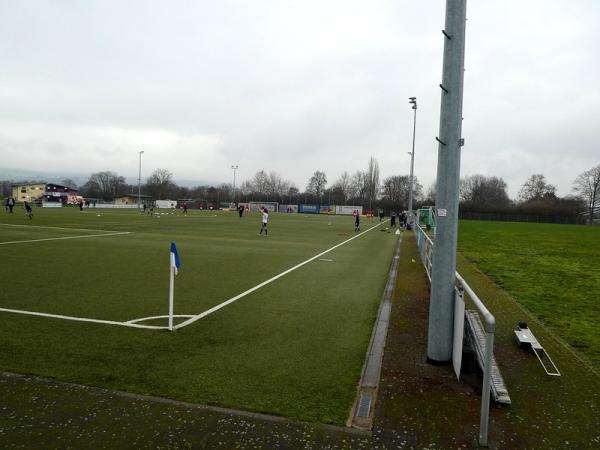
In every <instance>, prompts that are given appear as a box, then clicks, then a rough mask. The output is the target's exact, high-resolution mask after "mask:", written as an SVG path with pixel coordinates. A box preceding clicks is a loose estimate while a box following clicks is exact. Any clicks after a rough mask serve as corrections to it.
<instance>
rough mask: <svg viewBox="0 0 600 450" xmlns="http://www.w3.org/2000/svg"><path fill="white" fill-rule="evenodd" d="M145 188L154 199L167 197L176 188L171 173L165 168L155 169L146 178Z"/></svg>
mask: <svg viewBox="0 0 600 450" xmlns="http://www.w3.org/2000/svg"><path fill="white" fill-rule="evenodd" d="M145 189H146V191H147V193H148V194H149V195H151V196H152V197H153V198H155V199H168V198H169V197H170V196H172V195H173V194H174V193H175V191H176V190H177V186H176V185H175V183H174V182H173V174H172V173H171V172H169V171H168V170H167V169H156V170H155V171H154V172H152V175H150V176H149V177H148V178H147V179H146V185H145Z"/></svg>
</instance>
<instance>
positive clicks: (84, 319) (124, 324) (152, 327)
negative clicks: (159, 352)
mask: <svg viewBox="0 0 600 450" xmlns="http://www.w3.org/2000/svg"><path fill="white" fill-rule="evenodd" d="M0 311H4V312H10V313H15V314H25V315H28V316H39V317H51V318H53V319H63V320H74V321H77V322H92V323H103V324H107V325H120V326H122V327H131V328H146V329H149V330H166V329H167V328H168V327H167V326H164V327H160V326H155V325H138V324H136V323H130V322H117V321H114V320H102V319H88V318H87V317H74V316H62V315H60V314H48V313H41V312H35V311H24V310H21V309H9V308H0ZM188 317H189V316H188Z"/></svg>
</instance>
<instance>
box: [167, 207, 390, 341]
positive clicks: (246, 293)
mask: <svg viewBox="0 0 600 450" xmlns="http://www.w3.org/2000/svg"><path fill="white" fill-rule="evenodd" d="M388 220H389V219H388ZM385 222H387V220H385V221H383V222H380V223H378V224H377V225H374V226H372V227H371V228H369V229H368V230H365V231H363V232H362V233H359V234H357V235H356V236H353V237H351V238H350V239H346V240H345V241H343V242H340V243H339V244H337V245H334V246H333V247H331V248H330V249H327V250H325V251H324V252H321V253H319V254H318V255H315V256H313V257H312V258H309V259H307V260H306V261H303V262H301V263H300V264H296V265H295V266H294V267H291V268H289V269H287V270H285V271H283V272H281V273H280V274H279V275H275V276H274V277H272V278H269V279H268V280H266V281H263V282H262V283H260V284H257V285H256V286H254V287H253V288H250V289H248V290H247V291H244V292H242V293H241V294H238V295H236V296H235V297H232V298H230V299H229V300H226V301H224V302H223V303H220V304H218V305H217V306H213V307H212V308H210V309H207V310H206V311H204V312H202V313H200V314H198V315H196V316H193V317H192V318H190V319H188V320H186V321H184V322H181V323H180V324H179V325H176V326H174V327H173V330H178V329H179V328H183V327H186V326H188V325H190V324H192V323H194V322H196V321H197V320H200V319H202V318H203V317H206V316H208V315H210V314H212V313H214V312H216V311H218V310H219V309H221V308H224V307H225V306H227V305H230V304H231V303H233V302H236V301H238V300H239V299H241V298H243V297H245V296H246V295H248V294H251V293H252V292H254V291H256V290H258V289H260V288H262V287H264V286H266V285H267V284H270V283H272V282H273V281H275V280H278V279H279V278H281V277H283V276H285V275H287V274H288V273H290V272H293V271H294V270H296V269H299V268H300V267H302V266H304V265H306V264H308V263H309V262H311V261H314V260H315V259H318V258H320V257H321V256H323V255H325V254H327V253H329V252H331V251H333V250H335V249H336V248H338V247H341V246H342V245H344V244H347V243H348V242H350V241H353V240H354V239H356V238H357V237H359V236H362V235H363V234H365V233H368V232H369V231H371V230H373V229H374V228H377V227H379V226H380V225H381V224H382V223H385Z"/></svg>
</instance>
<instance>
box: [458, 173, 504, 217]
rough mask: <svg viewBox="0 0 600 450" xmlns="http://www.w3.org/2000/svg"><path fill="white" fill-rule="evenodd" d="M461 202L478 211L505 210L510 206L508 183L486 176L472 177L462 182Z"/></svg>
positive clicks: (463, 179)
mask: <svg viewBox="0 0 600 450" xmlns="http://www.w3.org/2000/svg"><path fill="white" fill-rule="evenodd" d="M460 200H461V202H462V203H463V204H465V203H466V204H468V205H469V206H471V207H475V208H478V209H482V208H483V209H490V208H498V207H501V208H503V207H506V206H508V205H509V204H510V199H509V198H508V194H507V193H506V182H505V181H504V180H503V179H502V178H498V177H486V176H484V175H471V176H468V177H465V178H462V179H461V180H460Z"/></svg>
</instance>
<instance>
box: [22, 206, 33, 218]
mask: <svg viewBox="0 0 600 450" xmlns="http://www.w3.org/2000/svg"><path fill="white" fill-rule="evenodd" d="M23 208H25V214H27V216H28V217H29V220H31V219H33V211H32V209H31V205H30V204H29V203H27V202H25V203H24V204H23Z"/></svg>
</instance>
